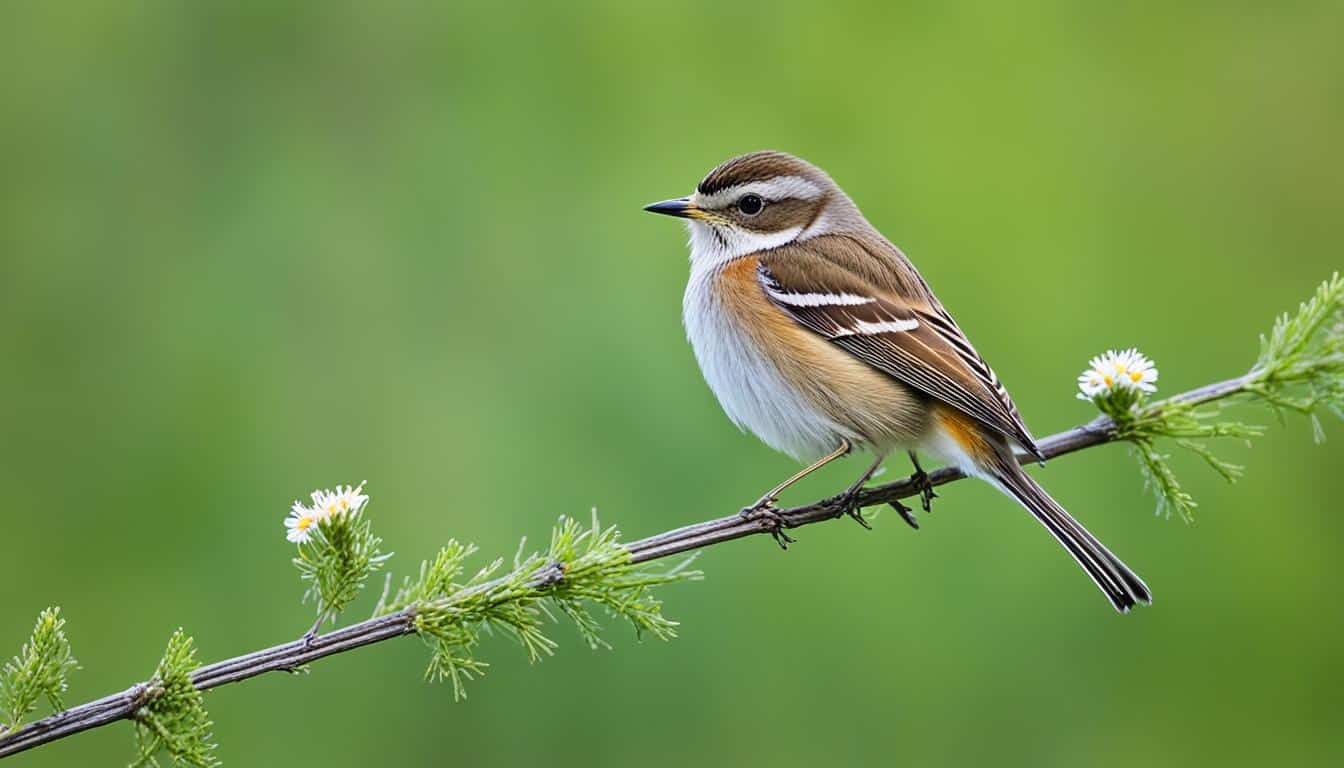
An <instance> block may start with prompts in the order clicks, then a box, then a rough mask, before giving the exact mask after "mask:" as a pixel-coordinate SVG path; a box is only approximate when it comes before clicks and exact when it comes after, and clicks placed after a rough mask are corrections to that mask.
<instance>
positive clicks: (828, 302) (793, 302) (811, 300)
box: [765, 287, 877, 307]
mask: <svg viewBox="0 0 1344 768" xmlns="http://www.w3.org/2000/svg"><path fill="white" fill-rule="evenodd" d="M765 290H767V291H769V293H770V296H771V297H772V298H774V299H775V300H776V301H778V302H779V303H781V304H788V305H789V306H793V307H853V306H858V305H859V304H872V303H873V302H874V301H877V299H871V298H868V297H867V296H855V295H854V294H852V293H784V292H783V291H776V290H773V289H771V288H769V287H767V288H766V289H765Z"/></svg>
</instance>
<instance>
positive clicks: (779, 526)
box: [738, 496, 796, 549]
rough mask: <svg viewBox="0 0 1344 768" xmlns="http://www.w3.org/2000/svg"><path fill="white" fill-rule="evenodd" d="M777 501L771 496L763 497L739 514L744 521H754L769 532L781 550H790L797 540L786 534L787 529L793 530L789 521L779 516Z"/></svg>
mask: <svg viewBox="0 0 1344 768" xmlns="http://www.w3.org/2000/svg"><path fill="white" fill-rule="evenodd" d="M775 501H777V499H775V498H773V497H770V496H763V497H761V498H760V499H758V500H757V501H756V503H755V504H752V505H751V506H749V507H743V508H742V511H741V512H739V513H738V514H739V515H741V516H742V519H743V520H753V521H755V522H756V523H757V524H758V525H760V526H761V530H763V531H766V532H768V533H769V534H770V535H771V536H772V537H773V538H774V540H775V543H776V544H778V545H779V548H780V549H788V548H789V545H790V544H792V543H793V542H794V541H796V539H794V538H793V537H792V536H790V535H789V534H787V533H785V532H784V529H785V528H792V527H793V526H792V525H790V523H789V521H788V520H785V519H784V516H783V515H781V514H779V508H778V507H776V506H775Z"/></svg>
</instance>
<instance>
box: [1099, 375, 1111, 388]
mask: <svg viewBox="0 0 1344 768" xmlns="http://www.w3.org/2000/svg"><path fill="white" fill-rule="evenodd" d="M1101 380H1102V381H1104V382H1106V386H1108V387H1109V386H1111V384H1113V383H1114V381H1113V380H1112V379H1111V377H1110V376H1102V377H1101Z"/></svg>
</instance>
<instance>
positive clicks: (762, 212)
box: [644, 151, 858, 262]
mask: <svg viewBox="0 0 1344 768" xmlns="http://www.w3.org/2000/svg"><path fill="white" fill-rule="evenodd" d="M644 210H646V211H650V212H652V213H661V214H664V215H666V216H677V217H680V218H683V219H688V220H689V222H690V229H691V251H692V258H693V259H695V260H699V259H701V258H708V259H712V260H713V261H715V262H721V261H726V260H729V259H733V258H737V257H739V256H743V255H746V254H748V253H755V252H757V251H765V250H769V249H771V248H778V247H780V246H782V245H786V244H788V243H791V242H793V241H795V240H799V239H805V238H809V237H816V236H817V235H821V234H828V233H832V232H835V231H838V230H840V229H842V228H843V227H844V226H846V225H847V224H848V223H850V222H851V220H852V219H853V218H854V217H856V216H857V213H858V212H857V210H855V208H854V204H853V203H851V202H850V200H849V198H848V197H846V196H845V193H844V192H843V191H841V190H840V188H839V187H837V186H836V185H835V182H833V181H831V177H830V176H827V175H826V172H825V171H823V170H821V169H820V168H818V167H816V166H815V165H812V164H811V163H809V162H807V161H806V160H802V159H800V158H797V157H794V156H793V155H790V154H786V153H784V152H775V151H764V152H752V153H750V154H746V155H741V156H739V157H735V158H733V159H731V160H728V161H727V162H724V163H722V164H720V165H719V166H718V167H716V168H715V169H714V170H712V171H710V172H709V174H708V175H706V176H705V178H704V179H702V180H701V181H700V184H699V185H698V186H697V187H696V188H695V192H694V193H692V194H691V195H690V196H689V197H680V198H676V199H674V200H664V201H662V202H660V203H653V204H652V205H647V206H645V207H644Z"/></svg>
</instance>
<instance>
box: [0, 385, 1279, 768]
mask: <svg viewBox="0 0 1344 768" xmlns="http://www.w3.org/2000/svg"><path fill="white" fill-rule="evenodd" d="M1254 377H1255V374H1254V373H1251V374H1247V375H1245V376H1241V377H1238V378H1235V379H1228V380H1227V381H1221V382H1218V383H1216V384H1210V385H1208V386H1204V387H1200V388H1198V389H1194V390H1190V391H1188V392H1184V393H1181V394H1179V395H1176V396H1174V397H1171V398H1168V399H1166V400H1163V401H1160V402H1158V403H1154V404H1153V406H1152V410H1150V411H1149V412H1150V413H1151V412H1154V411H1160V410H1161V409H1165V408H1177V407H1179V408H1185V407H1192V406H1195V405H1199V404H1201V403H1207V402H1210V401H1213V400H1220V399H1223V398H1227V397H1230V396H1233V395H1238V394H1243V393H1247V392H1248V391H1249V389H1248V385H1249V384H1251V383H1252V382H1253V381H1254ZM1123 439H1126V438H1125V436H1124V435H1122V434H1121V433H1120V432H1118V431H1117V429H1116V424H1115V422H1114V421H1113V420H1112V419H1111V418H1110V417H1109V416H1099V417H1097V418H1096V419H1093V420H1092V421H1090V422H1088V423H1086V424H1083V425H1081V426H1078V427H1075V428H1073V429H1070V430H1068V431H1065V432H1060V433H1058V434H1054V435H1050V436H1049V437H1047V438H1045V439H1043V440H1041V441H1040V442H1039V446H1040V449H1041V453H1042V454H1044V455H1045V457H1046V458H1047V459H1054V458H1056V457H1059V456H1063V455H1065V454H1069V453H1073V452H1075V451H1080V450H1083V449H1085V448H1091V447H1094V446H1098V445H1102V444H1104V443H1109V442H1114V441H1116V440H1123ZM1020 459H1021V460H1022V461H1023V462H1024V463H1025V462H1027V461H1030V458H1029V457H1026V456H1025V455H1024V456H1022V457H1020ZM963 477H965V475H963V474H962V473H961V472H960V471H959V470H957V469H953V468H944V469H939V470H937V471H935V472H932V473H930V474H929V481H930V482H931V483H932V484H933V485H944V484H947V483H951V482H954V481H956V480H960V479H961V478H963ZM920 487H921V486H920V485H919V484H917V483H916V482H914V481H913V480H910V479H906V480H900V481H897V482H893V483H887V484H885V485H879V486H874V487H872V488H868V489H866V490H864V491H863V492H862V493H861V494H860V496H859V504H860V506H864V507H870V506H875V505H878V504H884V503H888V502H892V501H898V500H900V499H905V498H909V497H912V496H915V495H917V494H918V493H919V492H920ZM841 514H842V507H841V504H840V499H839V496H832V497H829V498H825V499H821V500H819V501H815V502H813V503H811V504H806V505H803V506H800V507H792V508H789V509H785V510H781V511H780V515H781V517H783V519H784V520H785V522H786V524H787V525H788V526H789V527H791V528H798V527H802V526H805V525H812V524H813V523H819V522H822V521H825V520H832V519H835V518H837V517H839V516H841ZM769 530H770V529H769V527H768V522H767V521H764V520H760V519H754V520H748V519H744V518H743V517H741V516H740V515H737V514H732V515H729V516H727V517H721V518H718V519H716V520H708V521H706V522H703V523H696V524H694V525H688V526H685V527H682V528H677V529H674V530H671V531H667V532H665V533H660V534H658V535H656V536H650V537H648V538H645V539H640V540H638V541H634V542H631V543H629V544H626V545H625V548H626V549H628V550H629V551H630V554H631V558H630V561H631V562H632V563H643V562H648V561H650V560H657V559H659V558H663V557H668V556H670V555H675V554H677V553H680V552H687V551H690V550H694V549H700V548H703V547H708V546H710V545H713V544H720V543H722V542H725V541H732V540H734V539H742V538H746V537H748V536H755V535H758V534H762V533H768V532H769ZM530 578H531V581H532V582H533V583H536V584H543V583H545V584H554V583H558V582H560V581H562V580H563V579H564V578H565V576H564V574H563V572H559V571H558V570H557V569H555V568H553V567H552V566H550V565H544V566H542V567H540V568H534V569H533V571H532V572H531V573H530ZM509 580H510V576H504V577H501V578H498V579H494V580H491V581H488V582H485V583H483V584H479V585H477V586H475V587H472V588H471V589H469V590H467V592H468V593H470V594H474V595H479V594H481V593H488V592H490V591H491V590H493V589H497V588H499V587H500V586H501V585H503V584H505V583H506V582H508V581H509ZM455 597H456V598H458V599H460V598H461V597H462V595H458V596H455ZM416 614H417V609H416V608H414V607H412V608H406V609H403V610H399V611H396V612H394V613H390V614H387V615H385V616H379V617H376V618H372V619H369V620H367V621H362V622H359V623H358V624H353V625H351V626H348V627H344V628H342V629H337V630H334V631H332V632H329V633H327V634H325V635H318V636H315V637H312V638H311V639H307V640H305V639H303V638H300V639H298V640H294V641H291V642H288V643H284V644H282V645H277V646H273V647H271V648H266V649H264V650H260V651H255V652H253V653H249V654H246V655H243V656H238V657H235V658H232V659H226V660H224V661H219V662H216V663H214V664H210V665H207V666H203V667H200V668H199V669H197V670H196V671H195V672H194V673H193V674H192V676H191V682H192V683H193V684H194V685H195V686H196V688H197V689H198V690H201V691H205V690H209V689H211V688H217V687H219V686H222V685H226V684H228V683H236V682H241V681H243V680H247V679H248V678H252V677H256V676H258V675H262V674H265V673H267V672H276V671H284V672H296V671H298V670H299V669H300V668H301V667H303V666H304V665H306V664H310V663H312V662H314V661H317V660H318V659H322V658H326V657H327V656H334V655H336V654H338V653H345V652H346V651H352V650H354V649H356V648H361V647H363V646H366V645H371V644H373V643H379V642H382V641H384V640H390V639H392V638H394V637H402V636H404V635H413V634H416V622H415V619H416ZM151 688H152V681H151V682H144V683H138V684H136V685H134V686H131V687H130V688H128V689H126V690H124V691H122V692H120V693H116V694H113V695H111V696H105V697H103V698H101V699H98V700H96V701H91V702H89V703H87V704H81V705H80V706H77V707H74V708H72V709H68V710H65V711H64V712H59V713H57V714H55V715H52V716H50V717H47V718H45V719H42V720H39V721H37V722H35V723H31V724H29V725H27V726H24V727H23V728H21V729H19V730H17V731H15V732H13V733H10V734H8V735H5V736H0V757H8V756H10V755H14V754H18V753H19V752H23V751H25V750H28V749H32V748H33V747H37V746H40V745H42V744H46V743H48V742H51V741H56V740H57V739H62V738H65V737H67V736H71V735H74V734H76V733H80V732H82V731H87V730H90V729H92V728H97V727H99V726H102V725H107V724H108V723H114V722H117V721H118V720H125V719H130V718H134V717H135V715H136V713H137V710H139V709H140V708H141V707H142V706H143V705H144V704H145V702H146V698H147V696H148V695H149V693H150V691H151Z"/></svg>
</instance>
